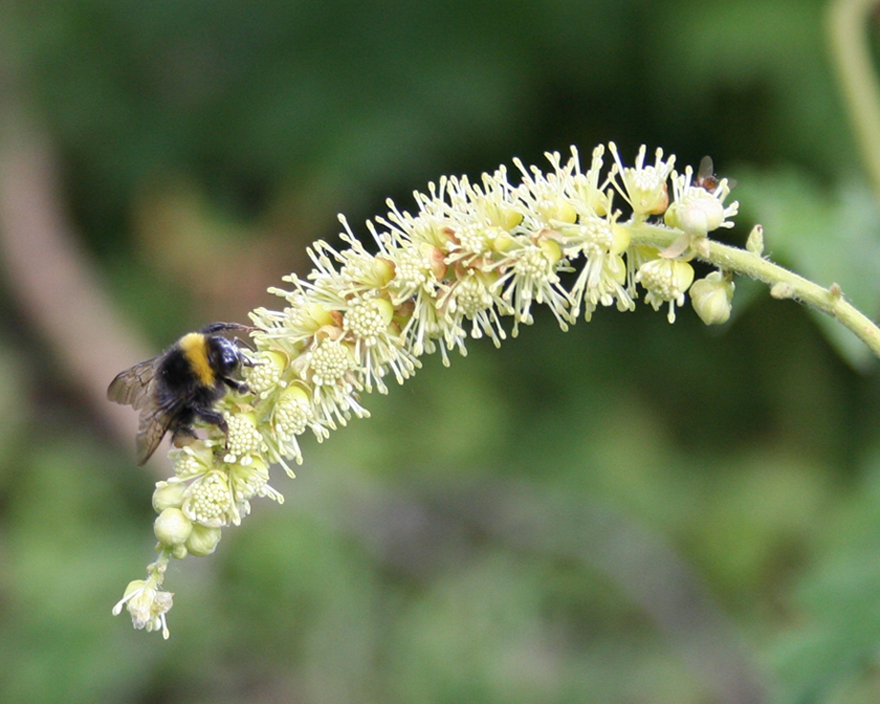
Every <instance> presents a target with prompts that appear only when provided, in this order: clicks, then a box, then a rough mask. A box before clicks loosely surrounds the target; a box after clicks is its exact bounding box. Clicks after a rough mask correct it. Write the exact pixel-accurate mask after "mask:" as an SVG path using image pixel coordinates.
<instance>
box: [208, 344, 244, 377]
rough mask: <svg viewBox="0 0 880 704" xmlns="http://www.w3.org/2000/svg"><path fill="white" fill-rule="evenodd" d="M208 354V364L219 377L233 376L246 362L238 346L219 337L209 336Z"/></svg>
mask: <svg viewBox="0 0 880 704" xmlns="http://www.w3.org/2000/svg"><path fill="white" fill-rule="evenodd" d="M205 347H206V348H207V352H208V363H209V364H210V365H211V369H213V370H214V373H215V374H217V376H218V377H221V378H223V377H227V376H229V375H230V374H233V373H234V372H235V371H237V370H238V368H239V367H240V366H241V364H242V363H243V362H244V361H245V359H244V355H243V354H242V353H241V350H240V349H238V346H237V345H236V344H235V343H234V342H232V341H231V340H227V339H226V338H225V337H220V336H218V335H208V336H207V337H206V339H205Z"/></svg>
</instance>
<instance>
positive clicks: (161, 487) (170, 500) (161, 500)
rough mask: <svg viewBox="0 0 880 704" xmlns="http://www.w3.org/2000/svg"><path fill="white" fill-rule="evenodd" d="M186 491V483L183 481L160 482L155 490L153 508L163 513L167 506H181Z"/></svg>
mask: <svg viewBox="0 0 880 704" xmlns="http://www.w3.org/2000/svg"><path fill="white" fill-rule="evenodd" d="M184 491H186V484H184V483H183V482H159V484H158V485H157V486H156V490H155V491H154V492H153V510H154V511H155V512H156V513H162V511H164V510H165V509H166V508H180V504H181V503H183V492H184Z"/></svg>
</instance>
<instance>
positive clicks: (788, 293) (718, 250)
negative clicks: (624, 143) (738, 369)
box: [628, 223, 880, 357]
mask: <svg viewBox="0 0 880 704" xmlns="http://www.w3.org/2000/svg"><path fill="white" fill-rule="evenodd" d="M628 229H629V231H630V236H631V237H632V241H633V243H634V244H646V245H651V246H653V247H657V248H659V249H665V248H666V247H668V246H669V245H670V244H672V243H673V242H674V241H675V240H676V239H678V237H680V236H681V232H680V231H679V230H672V229H669V228H668V227H665V226H663V225H651V224H649V223H631V224H629V225H628ZM699 258H700V259H702V260H703V261H706V262H708V263H710V264H714V265H715V266H718V267H720V268H722V269H726V270H727V271H733V272H736V273H737V274H743V275H745V276H750V277H751V278H753V279H757V280H758V281H763V282H764V283H766V284H768V285H769V286H770V287H771V289H770V293H771V295H772V296H773V297H774V298H793V299H795V300H798V301H803V302H804V303H808V304H810V305H811V306H814V307H815V308H818V309H819V310H821V311H822V312H823V313H827V314H828V315H830V316H831V317H832V318H835V319H836V320H838V321H840V323H842V324H843V325H844V326H845V327H847V328H849V329H850V330H851V331H852V332H853V333H855V334H856V335H857V336H858V338H859V339H860V340H862V342H864V343H865V344H866V345H867V346H868V347H869V348H870V349H871V351H872V352H873V353H874V354H875V355H877V356H878V357H880V328H878V327H877V325H876V324H875V323H874V322H873V321H872V320H871V319H870V318H868V316H866V315H865V314H863V313H862V312H860V311H859V310H858V309H857V308H855V306H853V305H852V304H851V303H848V302H847V301H846V300H845V299H844V297H843V292H842V291H841V289H840V286H838V285H837V284H831V286H829V287H828V288H824V287H823V286H819V285H818V284H815V283H813V282H812V281H809V280H808V279H805V278H804V277H803V276H799V275H798V274H795V273H794V272H791V271H789V270H788V269H786V268H785V267H782V266H779V265H778V264H774V263H773V262H771V261H769V260H767V259H764V258H763V257H761V256H759V255H757V254H752V253H751V252H749V251H747V250H745V249H740V248H739V247H731V246H730V245H726V244H721V243H720V242H713V241H712V240H709V256H708V257H699Z"/></svg>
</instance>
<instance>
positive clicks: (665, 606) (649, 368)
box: [0, 0, 880, 704]
mask: <svg viewBox="0 0 880 704" xmlns="http://www.w3.org/2000/svg"><path fill="white" fill-rule="evenodd" d="M823 11H824V3H822V2H818V1H817V0H781V1H779V2H773V3H766V2H756V1H754V0H727V1H726V2H715V1H712V0H710V1H708V2H707V1H706V0H668V1H667V2H664V3H657V2H651V1H649V0H622V1H616V2H612V1H610V0H595V1H593V2H589V1H581V2H575V1H574V0H529V2H524V1H521V0H512V1H510V2H484V1H480V0H476V1H475V0H470V1H469V2H458V1H454V2H439V1H437V0H426V1H422V2H412V1H411V2H406V1H402V0H385V1H384V2H376V3H369V2H356V1H352V0H348V1H346V0H330V1H329V2H328V1H326V0H325V1H323V2H318V1H316V0H300V1H297V0H286V1H285V0H251V2H244V1H243V0H237V1H230V0H212V1H211V2H208V1H206V0H177V2H173V3H172V2H136V1H134V0H63V1H59V2H52V3H27V2H21V1H20V2H15V1H13V0H8V1H7V2H5V3H4V4H3V5H2V8H0V100H2V103H0V116H2V118H3V121H4V125H6V128H5V131H4V132H3V141H2V142H0V162H2V163H3V164H5V168H6V169H7V180H6V183H7V185H8V184H9V183H10V182H11V183H12V184H13V185H14V184H15V182H16V179H17V176H18V173H17V172H16V169H15V168H14V167H15V165H16V164H18V162H16V161H15V160H14V159H13V158H12V156H11V155H14V154H18V153H19V152H16V151H15V150H16V149H17V146H16V145H19V144H21V139H23V138H24V137H22V135H24V136H25V137H27V136H30V137H31V138H33V137H34V135H36V136H37V137H36V139H37V140H38V142H39V143H40V144H42V145H44V151H43V152H41V153H42V154H43V156H44V157H46V163H48V164H49V167H48V169H49V173H50V175H51V179H50V181H51V182H52V183H54V184H55V186H56V187H57V191H56V193H57V194H58V196H59V198H60V202H61V206H62V210H61V212H62V213H63V223H62V224H63V227H62V229H65V228H66V232H68V233H69V236H68V238H67V240H66V241H67V244H68V245H73V246H74V247H75V248H76V249H75V252H76V257H75V258H74V261H75V262H76V263H77V267H78V268H77V271H78V273H79V275H80V277H81V278H82V280H84V281H85V282H87V284H88V285H89V286H91V290H92V293H93V295H98V296H99V297H103V300H105V302H106V301H109V302H110V304H111V305H110V306H108V307H107V308H106V309H99V311H100V312H99V313H94V312H90V311H91V309H90V308H89V307H88V306H86V305H83V306H81V310H83V311H84V314H83V316H82V318H81V319H77V318H76V317H71V316H66V317H63V319H62V321H61V322H60V323H59V322H58V318H57V317H56V318H53V317H52V315H51V310H49V311H47V310H45V309H41V308H40V307H39V306H35V305H34V304H33V303H32V302H31V300H32V299H31V298H30V297H29V294H27V292H26V290H25V289H26V286H25V285H24V284H23V283H22V278H21V276H20V275H19V274H20V271H21V269H20V267H19V266H18V264H17V262H16V260H15V259H14V258H13V257H12V256H11V255H9V254H8V251H9V250H5V251H6V253H4V254H3V255H2V256H3V261H2V262H0V264H2V266H3V272H4V273H3V279H2V283H0V315H2V318H0V325H2V327H0V374H2V377H3V379H4V381H5V383H4V384H3V386H2V389H0V406H2V414H0V417H2V428H3V431H2V432H0V701H2V702H10V703H11V702H56V701H57V702H62V701H63V702H66V703H68V704H76V703H79V702H117V703H129V702H131V703H140V702H150V703H151V704H156V703H169V704H170V703H178V702H179V703H184V702H186V703H187V704H200V703H209V702H210V703H213V702H230V703H239V702H242V703H244V702H264V703H274V702H303V703H306V704H311V703H325V702H326V703H328V704H330V703H332V704H343V703H345V702H353V703H363V704H369V703H371V702H383V703H388V702H400V703H403V702H406V703H409V702H437V703H444V704H445V703H447V702H448V703H450V704H451V703H452V702H456V703H463V702H468V703H471V702H473V703H475V704H476V703H480V704H482V703H487V704H489V703H492V704H494V703H496V702H497V703H499V704H500V703H502V702H504V703H506V704H517V703H522V704H526V703H529V704H531V703H534V702H542V703H543V702H549V703H554V704H555V703H560V704H561V703H564V702H621V703H625V704H642V703H644V704H649V703H650V704H667V703H668V704H691V703H693V704H708V703H712V702H723V703H726V704H728V703H729V704H736V703H740V702H742V703H746V702H783V703H792V704H793V703H795V702H803V703H806V702H835V703H840V704H844V703H846V704H851V703H853V704H854V703H857V702H858V703H861V702H865V703H867V702H876V701H878V700H880V658H878V654H880V442H878V441H880V432H878V430H877V427H878V421H880V412H878V400H880V384H878V378H877V374H876V369H875V367H874V365H873V364H872V363H871V360H869V359H867V357H866V355H865V354H864V351H863V350H861V348H860V347H859V346H858V345H853V344H852V340H850V339H848V338H847V337H846V336H845V335H841V334H839V333H837V332H833V331H831V330H830V328H829V327H828V326H827V325H825V323H823V322H821V321H819V320H818V319H817V318H815V317H813V316H811V315H810V314H809V313H808V312H807V311H806V310H805V309H804V308H802V307H800V306H798V305H797V304H795V303H792V302H790V301H789V302H778V301H772V300H771V299H770V298H769V296H768V295H767V292H766V290H765V289H764V288H763V287H759V286H756V285H749V282H741V283H740V284H739V285H738V290H737V298H736V299H735V316H734V320H733V321H732V322H731V323H729V324H728V325H726V326H724V327H723V328H722V329H707V328H705V327H703V326H702V325H701V324H700V323H699V321H698V319H697V318H696V316H695V315H694V314H693V312H692V311H691V310H690V309H689V308H685V309H684V310H683V311H682V312H681V314H680V315H679V319H678V321H677V322H676V323H675V325H674V326H670V325H669V324H668V323H667V322H666V318H665V315H664V314H663V313H659V314H655V313H653V312H652V311H651V310H650V309H647V310H646V309H645V308H644V306H642V305H640V307H639V310H638V311H637V312H636V313H634V314H627V315H622V314H620V313H618V312H616V311H615V310H600V311H599V312H598V313H597V314H596V315H595V316H594V319H593V321H592V322H591V323H589V324H585V323H583V322H580V323H579V324H578V325H577V326H575V327H574V328H573V329H572V330H571V331H570V332H568V333H567V334H562V333H561V332H560V331H559V329H558V327H557V326H556V325H555V322H554V320H553V319H552V316H549V315H538V319H537V321H536V324H535V325H534V326H533V327H531V328H526V329H525V330H523V331H522V332H521V334H520V337H519V338H518V339H516V340H512V341H509V342H508V343H507V344H506V345H505V346H504V348H503V349H501V350H495V349H494V348H493V347H492V346H491V344H490V343H488V342H487V341H485V340H483V341H479V342H475V343H473V344H472V345H471V346H470V353H469V355H468V357H467V358H464V359H463V358H459V357H455V358H454V359H453V364H452V367H451V368H450V369H444V368H443V367H442V365H441V364H440V363H439V360H438V359H426V360H425V368H424V369H423V370H422V371H421V372H420V373H419V374H418V375H417V376H416V378H415V379H413V380H412V381H411V382H409V383H407V385H406V386H404V387H402V388H394V389H393V390H392V393H391V394H390V395H389V396H388V397H379V396H377V397H375V398H373V397H368V398H366V399H365V405H366V406H367V407H368V408H370V410H371V411H372V413H373V417H372V418H371V419H369V420H365V421H356V422H354V423H353V424H352V425H350V426H349V427H347V428H345V429H343V430H340V431H338V432H335V433H333V435H332V436H331V438H330V439H329V440H328V441H327V442H325V443H323V444H321V445H318V444H316V443H315V442H313V441H311V440H309V439H307V440H306V443H305V448H304V450H305V455H306V463H305V465H304V466H303V467H302V468H301V469H300V471H299V475H300V476H299V478H298V479H296V480H295V481H291V480H289V479H287V478H286V477H284V476H283V473H282V472H276V475H275V479H274V481H273V484H274V485H275V486H276V487H277V488H279V489H280V490H281V491H282V492H283V493H284V494H285V495H286V497H287V501H286V503H285V504H284V505H283V506H278V505H275V504H272V503H270V502H261V503H257V504H256V505H255V509H254V513H253V515H252V516H251V517H249V518H248V519H247V520H246V521H245V523H244V524H243V525H242V526H241V527H240V528H237V529H234V530H233V529H230V530H227V531H226V532H225V534H224V539H223V541H222V542H221V543H220V546H219V548H218V550H217V552H216V553H215V554H214V555H213V556H211V557H210V558H205V559H199V558H189V559H187V560H185V561H183V562H181V563H175V564H174V565H173V570H172V571H171V572H170V573H169V575H168V579H167V581H166V586H167V588H168V589H170V590H171V591H173V592H175V593H176V604H175V607H174V609H173V610H172V611H171V613H170V625H171V631H172V635H171V639H170V640H169V641H167V642H166V641H163V640H162V638H161V637H160V636H159V635H157V634H146V633H143V632H136V631H134V630H132V628H131V626H130V623H129V620H128V618H127V616H122V617H119V618H115V619H114V618H113V617H111V615H110V608H111V606H112V605H113V604H114V603H115V602H116V600H117V599H118V598H119V597H120V596H121V593H122V590H123V589H124V587H125V585H126V584H127V582H128V581H129V580H131V579H136V578H139V577H141V576H142V575H143V574H144V572H143V569H144V565H145V564H146V563H147V562H149V561H150V560H151V556H152V549H153V544H154V540H153V539H152V538H151V521H152V517H153V513H152V510H151V508H150V494H151V490H152V489H151V487H152V482H153V481H155V480H156V478H157V476H156V475H155V474H152V473H151V472H149V471H143V470H140V469H138V468H137V467H135V466H134V461H133V440H131V439H129V438H125V439H124V441H123V440H122V439H120V437H119V435H120V433H118V431H116V430H115V428H118V427H119V426H118V422H119V421H118V420H113V418H114V416H111V415H110V414H111V413H113V412H115V411H117V410H119V409H110V408H108V407H109V405H110V404H109V403H101V402H100V398H101V395H102V394H103V392H104V387H105V385H106V383H107V382H109V380H110V379H111V378H112V377H113V375H114V374H115V373H116V372H118V371H119V370H120V369H121V368H122V367H123V366H124V365H127V364H131V363H134V362H136V361H139V357H138V356H137V355H138V354H140V353H141V352H142V353H143V354H144V355H145V356H147V355H150V354H154V353H156V352H157V351H158V350H160V349H161V348H162V347H163V346H165V345H167V344H168V343H169V342H170V341H172V340H174V339H175V338H176V337H177V336H179V335H180V334H181V333H182V332H184V331H187V330H189V329H193V328H197V327H200V326H202V325H203V324H205V323H207V322H211V321H213V320H244V319H245V318H246V312H247V310H249V309H250V308H252V307H254V306H257V305H274V304H275V299H273V298H272V297H271V296H269V295H267V294H266V293H265V289H266V287H268V286H271V285H277V284H278V283H279V281H280V278H279V277H280V276H281V275H282V274H284V273H286V272H289V271H297V272H299V273H300V274H304V273H305V272H306V271H307V270H308V260H307V258H306V256H305V248H306V246H307V244H308V243H309V242H311V241H312V240H314V239H315V238H318V237H324V238H334V237H335V236H336V234H337V232H338V230H339V226H338V223H337V221H336V219H335V214H336V213H337V212H344V213H345V214H346V215H347V217H348V218H349V221H350V222H352V223H353V224H354V226H355V228H356V229H357V230H358V231H359V232H361V233H365V232H366V229H365V228H364V227H363V226H362V225H361V223H363V221H364V220H365V219H366V218H368V217H370V216H372V215H376V214H381V213H383V212H384V208H385V206H384V201H385V198H387V197H389V196H390V197H393V198H394V199H395V200H396V201H397V202H398V203H400V204H401V205H402V207H405V208H410V207H411V206H412V200H411V195H410V193H411V191H412V190H413V189H424V188H425V185H426V183H427V182H428V181H429V180H435V179H437V178H438V177H439V176H440V175H441V174H462V173H466V174H469V175H470V176H478V175H479V173H480V172H481V171H484V170H492V169H494V168H495V167H496V166H497V165H498V164H499V163H507V164H510V160H511V158H512V157H514V156H519V157H520V158H522V159H523V160H524V161H526V162H527V163H538V164H540V163H542V161H543V157H542V154H543V152H544V151H547V150H563V151H565V150H567V148H568V145H570V144H576V145H578V146H579V147H580V149H581V151H582V152H583V153H587V154H588V153H589V152H590V150H591V149H592V148H593V147H594V146H595V145H596V144H598V143H600V142H605V141H608V140H614V141H616V142H617V144H618V145H619V146H620V148H621V151H622V153H623V154H625V155H626V157H627V158H628V159H629V160H630V161H631V160H632V158H633V156H634V155H635V152H636V150H637V148H638V145H639V144H641V143H646V144H647V145H648V146H649V150H653V148H655V147H656V146H662V147H663V148H664V149H665V150H666V151H667V152H669V151H671V152H673V153H675V154H677V155H678V158H679V163H680V164H686V163H690V164H697V163H698V162H699V160H700V158H701V157H702V156H703V155H704V154H710V155H711V156H713V158H714V159H715V164H716V168H717V170H718V171H719V173H721V174H722V175H726V176H731V177H734V178H736V179H737V181H738V185H737V187H736V189H735V190H734V196H735V197H737V198H738V199H739V200H740V202H741V215H740V216H739V218H738V222H739V225H738V227H737V228H736V229H734V230H732V231H729V232H727V231H725V232H724V233H723V234H722V237H724V238H725V239H726V240H727V241H729V242H732V243H735V244H742V243H743V242H744V241H745V236H746V234H747V233H748V231H749V229H750V228H751V226H752V225H753V224H754V223H755V222H761V223H763V224H764V226H765V228H766V229H765V236H766V240H767V252H768V254H769V255H770V256H772V257H773V258H774V259H775V260H777V261H780V262H782V263H785V264H788V265H790V266H792V267H794V268H796V269H798V270H799V271H800V272H801V273H804V274H806V275H808V276H810V277H811V278H814V279H816V280H817V281H818V282H819V283H822V284H825V285H827V284H830V283H831V282H832V281H836V282H838V283H839V284H840V285H841V286H842V287H843V290H844V292H845V293H846V294H848V295H849V296H850V297H851V298H852V299H853V300H854V301H856V302H857V303H858V304H859V305H861V306H862V308H863V309H864V310H865V312H866V313H868V314H869V315H872V316H876V315H877V313H878V311H880V294H878V284H877V280H878V279H880V277H877V276H876V272H877V271H878V268H880V254H878V252H880V220H878V208H877V200H876V197H875V195H874V194H873V193H872V192H871V191H870V189H869V187H868V184H867V181H866V177H865V176H864V173H863V171H862V165H861V162H860V158H859V154H858V150H857V148H856V145H855V142H854V140H853V138H852V136H851V130H850V127H849V123H848V121H847V116H846V113H845V110H844V107H843V104H842V100H841V99H840V97H839V88H838V86H837V85H836V82H835V78H834V74H833V71H832V69H831V61H830V59H829V57H828V53H827V51H826V42H825V34H824V32H825V30H824V27H823V19H824V18H823ZM872 31H873V28H872ZM21 153H26V150H24V152H21ZM10 164H11V165H12V166H10ZM37 200H38V199H37ZM22 202H23V201H22V200H21V199H20V198H14V199H10V198H8V197H7V199H6V200H5V201H4V200H3V198H2V196H0V210H2V209H3V208H6V210H10V209H14V207H15V206H17V205H21V203H22ZM3 203H5V205H3ZM0 215H2V213H0ZM0 221H2V220H0ZM2 222H6V226H5V229H4V232H3V237H4V241H5V240H7V239H9V238H10V237H12V236H13V235H14V232H13V230H14V227H12V226H11V225H9V223H10V222H11V220H10V219H8V218H7V219H6V220H5V221H2ZM4 247H8V245H7V244H4ZM58 251H59V252H60V251H62V250H61V249H58ZM40 256H41V257H44V258H46V261H47V266H48V262H49V260H50V259H52V258H53V256H54V255H53V251H44V252H42V253H41V254H40ZM59 256H60V255H59ZM58 281H59V280H58V279H55V278H54V277H49V276H48V275H47V276H46V278H45V279H44V280H43V281H41V282H40V286H39V287H38V288H39V291H38V293H39V292H42V293H44V294H46V293H47V294H48V296H47V298H48V300H49V303H48V304H46V305H47V307H48V308H51V307H52V301H53V300H54V301H66V302H67V303H68V304H69V303H70V300H71V299H73V302H74V303H76V302H77V301H78V300H79V299H77V295H78V294H77V293H76V292H75V291H70V290H65V289H64V288H63V287H60V286H59V285H58ZM85 313H88V315H86V314H85ZM53 320H54V321H55V322H52V321H53ZM126 345H128V347H127V348H126ZM120 346H121V347H122V348H126V349H133V350H135V352H131V353H129V354H128V356H127V357H126V356H125V355H124V354H120V355H119V358H120V359H121V363H120V364H119V365H117V366H112V365H113V364H115V362H104V361H101V362H100V364H99V363H98V362H97V361H96V362H95V363H94V364H92V365H91V366H90V365H89V360H98V359H101V360H103V359H104V357H102V356H101V355H102V354H103V353H104V351H106V350H108V349H117V348H120ZM74 347H75V348H76V349H74ZM123 357H124V359H123ZM107 365H109V366H107ZM90 368H92V369H93V371H94V373H93V374H91V375H90V374H89V372H88V370H89V369H90ZM123 410H124V409H123ZM128 414H129V415H133V414H132V413H131V411H130V409H128ZM115 418H119V416H115ZM131 420H133V419H131ZM114 423H117V424H116V425H114ZM160 469H161V468H160Z"/></svg>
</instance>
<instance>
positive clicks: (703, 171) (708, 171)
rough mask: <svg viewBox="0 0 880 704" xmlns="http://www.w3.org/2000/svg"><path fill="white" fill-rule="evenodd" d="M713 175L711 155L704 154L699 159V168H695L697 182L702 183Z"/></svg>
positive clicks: (713, 166) (713, 167) (713, 165)
mask: <svg viewBox="0 0 880 704" xmlns="http://www.w3.org/2000/svg"><path fill="white" fill-rule="evenodd" d="M714 175H715V164H714V163H712V157H711V156H704V157H703V158H702V159H700V168H699V169H698V170H697V183H702V182H703V181H705V180H706V179H708V178H712V177H713V176H714Z"/></svg>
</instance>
